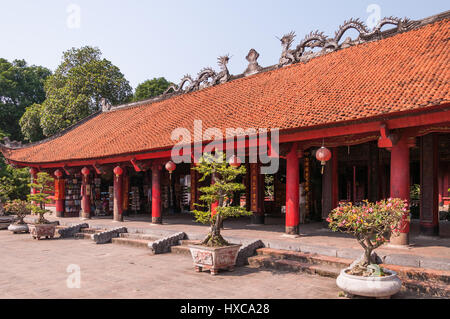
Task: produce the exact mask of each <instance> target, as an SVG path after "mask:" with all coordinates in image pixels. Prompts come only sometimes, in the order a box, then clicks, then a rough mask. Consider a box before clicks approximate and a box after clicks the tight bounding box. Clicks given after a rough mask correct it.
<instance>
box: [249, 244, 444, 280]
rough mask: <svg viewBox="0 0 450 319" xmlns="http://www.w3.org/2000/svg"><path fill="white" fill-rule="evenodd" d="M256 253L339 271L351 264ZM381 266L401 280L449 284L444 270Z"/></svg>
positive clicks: (271, 251)
mask: <svg viewBox="0 0 450 319" xmlns="http://www.w3.org/2000/svg"><path fill="white" fill-rule="evenodd" d="M257 253H258V255H260V256H270V257H273V258H276V259H287V260H296V261H300V262H306V263H312V264H321V265H331V266H334V267H337V268H340V269H344V268H347V267H348V266H350V264H351V263H352V262H353V260H351V259H344V258H337V257H331V256H323V255H317V254H309V253H303V252H294V251H289V250H279V249H271V248H260V249H258V250H257ZM381 266H383V267H385V268H387V269H390V270H393V271H395V272H396V273H397V275H398V276H399V277H400V279H402V280H403V279H405V280H406V279H409V280H413V281H423V282H426V281H431V282H435V283H442V284H447V285H448V284H449V283H450V271H446V270H434V269H425V268H415V267H406V266H398V265H390V264H389V265H387V264H383V265H381Z"/></svg>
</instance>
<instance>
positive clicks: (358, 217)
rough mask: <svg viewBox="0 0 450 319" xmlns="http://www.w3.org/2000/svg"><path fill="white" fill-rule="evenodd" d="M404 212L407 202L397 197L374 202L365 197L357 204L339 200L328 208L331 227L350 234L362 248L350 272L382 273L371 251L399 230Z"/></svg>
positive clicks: (360, 273)
mask: <svg viewBox="0 0 450 319" xmlns="http://www.w3.org/2000/svg"><path fill="white" fill-rule="evenodd" d="M407 213H409V209H408V202H407V201H404V200H402V199H398V198H389V199H387V200H382V201H379V202H377V203H369V202H368V201H364V202H363V203H362V205H359V206H354V205H353V204H352V203H341V204H340V205H339V207H337V208H335V209H334V210H333V211H332V212H331V214H330V215H329V216H328V218H327V222H328V223H329V227H330V228H331V230H333V231H335V232H337V231H340V232H343V233H348V234H352V235H353V236H355V237H356V239H357V240H358V243H359V244H360V245H361V246H362V247H363V248H364V258H363V259H362V260H361V261H360V262H359V263H356V264H355V265H354V266H353V268H352V269H351V270H350V274H353V275H362V276H371V275H383V273H382V269H381V268H380V267H378V266H377V265H376V264H375V262H373V261H372V251H373V250H375V249H376V248H378V247H380V246H381V245H383V244H384V243H386V242H387V241H389V239H390V237H391V236H392V235H396V234H397V233H398V232H399V229H400V223H401V221H402V218H403V216H404V215H405V214H407Z"/></svg>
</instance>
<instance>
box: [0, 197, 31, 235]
mask: <svg viewBox="0 0 450 319" xmlns="http://www.w3.org/2000/svg"><path fill="white" fill-rule="evenodd" d="M5 211H6V212H7V213H8V214H13V215H16V216H17V219H16V221H15V222H14V223H12V224H11V225H9V227H8V230H9V231H11V232H12V233H14V234H17V233H28V225H27V224H26V223H25V222H24V220H23V219H24V218H25V217H26V216H27V215H28V214H30V213H31V209H30V205H29V204H28V203H27V202H26V201H23V200H20V199H16V200H13V201H9V202H7V203H6V205H5Z"/></svg>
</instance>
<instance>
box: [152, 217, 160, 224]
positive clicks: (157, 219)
mask: <svg viewBox="0 0 450 319" xmlns="http://www.w3.org/2000/svg"><path fill="white" fill-rule="evenodd" d="M152 224H162V217H152Z"/></svg>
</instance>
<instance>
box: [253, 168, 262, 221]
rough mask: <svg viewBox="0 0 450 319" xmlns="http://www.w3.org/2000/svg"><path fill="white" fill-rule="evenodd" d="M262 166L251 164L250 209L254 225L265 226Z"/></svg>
mask: <svg viewBox="0 0 450 319" xmlns="http://www.w3.org/2000/svg"><path fill="white" fill-rule="evenodd" d="M261 181H264V180H262V179H261V171H260V164H258V163H250V209H251V211H252V212H253V215H252V221H251V222H252V224H255V225H262V224H264V211H263V207H262V205H263V203H264V197H263V196H264V184H263V183H262V182H261ZM261 188H262V189H261Z"/></svg>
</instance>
